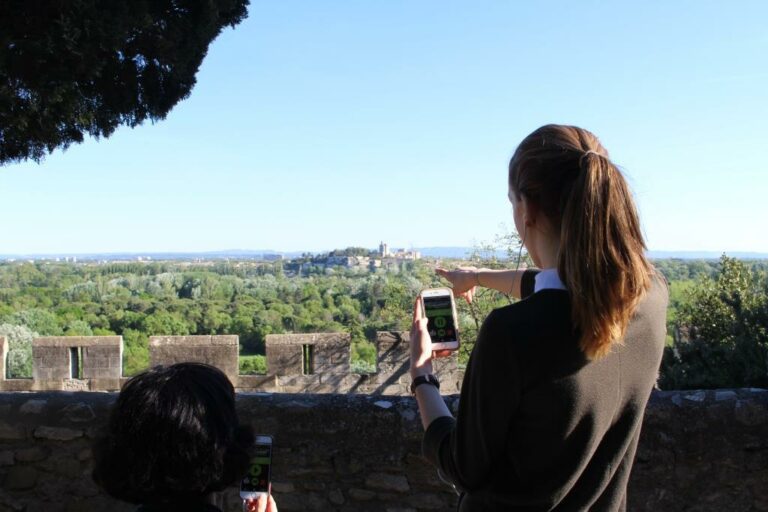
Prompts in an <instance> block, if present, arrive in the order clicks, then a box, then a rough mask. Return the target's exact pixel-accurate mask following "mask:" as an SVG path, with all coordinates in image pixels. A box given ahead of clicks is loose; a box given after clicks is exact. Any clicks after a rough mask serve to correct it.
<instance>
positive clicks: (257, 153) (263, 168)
mask: <svg viewBox="0 0 768 512" xmlns="http://www.w3.org/2000/svg"><path fill="white" fill-rule="evenodd" d="M616 4H618V2H617V3H608V2H602V1H579V2H572V1H548V2H517V1H500V0H499V1H476V2H459V1H456V2H453V1H444V0H439V1H437V0H434V1H431V0H430V1H427V0H420V1H412V0H388V1H386V2H360V1H354V0H347V1H323V2H317V1H311V0H306V1H286V0H280V1H278V0H272V1H255V2H253V5H251V7H250V14H249V17H248V19H247V20H245V21H244V22H243V23H242V24H241V25H239V26H238V27H237V28H236V29H234V30H231V29H228V30H226V31H225V32H224V33H222V35H221V36H219V38H218V39H217V40H216V41H214V43H213V44H212V45H211V47H210V49H209V53H208V56H207V58H206V59H205V61H204V62H203V65H202V67H201V69H200V72H199V74H198V77H197V78H198V83H197V86H196V87H195V88H194V90H193V91H192V94H191V96H190V97H189V98H188V99H187V100H185V101H183V102H182V103H180V104H179V105H178V106H177V107H176V108H175V109H174V110H173V111H172V112H171V113H170V114H169V116H168V118H167V119H165V120H164V121H160V122H158V123H156V124H154V125H152V124H149V123H147V124H145V125H144V126H141V127H138V128H136V129H128V128H123V129H120V130H118V131H117V132H116V133H115V134H114V135H113V136H112V137H110V138H109V139H106V140H101V141H95V140H89V141H86V142H85V143H83V144H80V145H77V146H72V147H71V148H70V149H69V150H67V151H64V152H62V151H61V150H57V151H56V152H54V154H52V155H50V156H48V157H47V158H46V159H45V160H44V161H43V162H42V164H40V165H38V164H35V163H31V162H29V163H23V164H14V165H10V166H6V167H2V168H0V191H1V192H2V196H1V199H0V219H2V220H1V221H0V227H1V228H2V236H0V254H2V253H6V254H7V253H62V252H103V251H139V252H140V251H194V250H216V249H231V248H246V249H265V248H271V249H276V250H310V251H320V250H327V249H332V248H336V247H346V246H350V245H359V246H365V247H374V246H376V245H378V243H379V241H380V240H384V241H387V242H389V244H390V246H394V247H409V246H448V245H471V244H472V243H473V242H474V241H479V240H487V239H490V238H492V236H493V235H494V233H496V232H498V231H499V224H500V223H508V224H511V209H510V206H509V204H508V202H507V199H506V193H507V191H506V167H507V162H508V159H509V157H510V155H511V154H512V152H513V150H514V148H515V146H516V145H517V143H519V142H520V140H521V139H522V138H523V137H524V136H525V135H527V134H528V133H529V132H531V131H532V130H533V129H535V128H537V127H538V126H540V125H542V124H545V123H550V122H555V123H568V124H576V125H580V126H583V127H585V128H588V129H590V130H592V131H593V132H595V133H596V134H597V135H598V136H599V137H600V138H601V139H602V141H603V143H604V145H605V146H606V147H607V148H608V150H609V151H610V153H611V156H612V157H613V159H614V160H615V161H616V162H617V163H618V164H619V165H621V166H622V168H623V169H624V170H625V173H626V175H627V176H628V178H629V180H630V183H631V186H632V188H633V190H634V193H635V197H636V199H637V202H638V205H639V208H640V213H641V217H642V221H643V227H644V230H645V232H646V235H647V241H648V245H649V247H650V248H651V249H654V250H712V251H726V252H732V251H760V252H768V236H767V235H765V232H766V228H765V224H766V221H768V199H767V198H766V194H767V193H768V164H766V158H765V154H766V152H768V128H766V119H768V66H767V65H766V64H767V63H768V62H767V61H766V59H767V58H768V31H767V30H766V29H765V27H766V20H768V2H764V1H762V0H756V1H751V2H749V1H743V2H742V1H738V2H722V1H702V0H697V1H682V0H681V1H674V2H668V1H661V0H658V1H644V2H639V1H637V2H631V3H630V2H620V4H621V5H616Z"/></svg>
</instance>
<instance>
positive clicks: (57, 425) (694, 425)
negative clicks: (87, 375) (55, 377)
mask: <svg viewBox="0 0 768 512" xmlns="http://www.w3.org/2000/svg"><path fill="white" fill-rule="evenodd" d="M115 397H116V394H115V393H83V392H74V393H54V392H47V393H0V512H7V511H14V512H36V511H41V512H42V511H45V512H96V511H99V512H101V511H105V510H110V511H116V512H123V511H125V512H128V511H132V510H133V509H134V507H133V506H130V505H126V504H121V503H118V502H115V501H114V500H111V499H110V498H108V497H106V496H104V495H103V494H102V493H101V492H100V491H99V490H98V489H97V488H96V487H95V485H94V484H93V483H92V482H91V480H90V472H91V468H92V463H93V460H92V454H91V449H90V446H91V443H92V442H93V439H94V437H95V436H97V435H98V432H99V431H100V429H101V428H102V427H103V425H104V424H105V422H106V418H107V415H108V411H109V408H110V406H111V405H112V404H113V402H114V400H115ZM446 401H447V402H448V405H449V407H451V409H452V410H455V408H456V406H457V402H458V397H457V396H456V395H452V396H448V397H446ZM237 405H238V410H239V413H240V415H241V418H242V419H243V421H246V422H248V423H250V424H252V425H253V426H254V428H255V429H256V431H257V432H258V433H268V434H272V435H273V436H274V438H275V450H274V481H275V484H274V493H275V496H276V499H277V501H278V505H279V508H280V510H281V512H282V511H287V512H290V511H299V510H301V511H304V510H307V511H315V510H317V511H324V510H328V511H374V512H378V511H380V512H422V511H424V512H428V511H435V510H452V509H453V507H454V504H455V499H456V498H455V496H454V494H453V493H452V491H451V490H450V489H448V488H447V487H446V486H445V485H444V484H443V483H441V482H440V481H439V479H438V478H437V476H436V473H435V470H434V469H433V468H432V467H430V466H429V465H428V464H427V463H426V462H425V461H424V460H423V459H422V458H421V456H420V440H421V435H422V429H421V425H420V422H419V419H418V414H417V409H416V404H415V402H414V400H413V399H412V398H410V397H400V396H365V395H336V394H324V395H311V394H265V393H240V394H239V395H238V402H237ZM115 463H119V461H115ZM767 484H768V391H766V390H749V389H743V390H717V391H691V392H678V391H669V392H654V394H653V395H652V397H651V401H650V403H649V406H648V410H647V412H646V415H645V421H644V424H643V433H642V436H641V440H640V446H639V450H638V455H637V461H636V464H635V467H634V470H633V473H632V477H631V480H630V484H629V492H628V510H629V511H630V512H666V511H669V512H677V511H691V512H693V511H696V512H721V511H738V512H766V511H768V485H767ZM223 501H224V510H225V511H228V512H235V511H238V512H239V510H240V508H239V501H238V498H237V490H236V489H234V488H233V489H230V490H228V491H227V492H226V493H225V494H224V499H223Z"/></svg>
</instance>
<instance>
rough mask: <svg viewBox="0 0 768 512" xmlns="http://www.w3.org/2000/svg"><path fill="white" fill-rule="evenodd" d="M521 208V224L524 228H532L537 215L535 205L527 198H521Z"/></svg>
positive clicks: (537, 211)
mask: <svg viewBox="0 0 768 512" xmlns="http://www.w3.org/2000/svg"><path fill="white" fill-rule="evenodd" d="M520 202H521V203H522V204H521V206H522V207H523V224H525V225H526V226H533V225H535V224H536V216H537V215H538V213H539V209H538V207H537V206H536V203H534V202H533V201H530V200H529V199H528V198H527V197H525V196H523V197H522V199H521V201H520Z"/></svg>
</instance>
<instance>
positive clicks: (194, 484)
mask: <svg viewBox="0 0 768 512" xmlns="http://www.w3.org/2000/svg"><path fill="white" fill-rule="evenodd" d="M252 444H253V433H252V431H251V429H250V428H247V427H243V426H241V425H240V423H239V420H238V417H237V411H236V410H235V390H234V388H233V387H232V384H231V383H230V382H229V379H227V377H226V375H224V373H222V372H221V371H220V370H218V369H217V368H214V367H213V366H209V365H206V364H199V363H180V364H175V365H172V366H168V367H162V366H158V367H155V368H153V369H151V370H148V371H146V372H144V373H141V374H139V375H137V376H135V377H134V378H132V379H131V380H130V381H128V383H127V384H125V386H124V387H123V389H122V391H121V392H120V395H119V397H118V399H117V403H116V404H115V407H114V409H113V410H112V413H111V415H110V419H109V424H108V427H107V434H106V436H105V437H104V438H102V439H100V440H99V441H97V443H96V445H95V447H94V456H95V459H96V462H95V467H94V470H93V479H94V481H95V482H96V483H97V484H98V485H99V486H100V487H101V488H102V489H104V490H105V491H106V492H107V493H108V494H109V495H111V496H113V497H115V498H118V499H121V500H124V501H128V502H131V503H144V504H162V503H180V502H193V501H199V500H201V499H203V498H204V497H205V496H206V495H207V494H210V493H211V492H215V491H220V490H222V489H224V488H225V487H227V486H228V485H230V484H232V483H234V482H235V481H236V480H238V479H239V478H240V477H242V475H244V474H245V472H246V470H247V468H248V461H249V450H250V447H251V445H252Z"/></svg>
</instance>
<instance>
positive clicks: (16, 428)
mask: <svg viewBox="0 0 768 512" xmlns="http://www.w3.org/2000/svg"><path fill="white" fill-rule="evenodd" d="M26 438H27V432H26V429H25V428H24V427H23V426H22V425H18V424H13V423H7V422H5V421H0V441H17V440H21V439H26Z"/></svg>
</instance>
